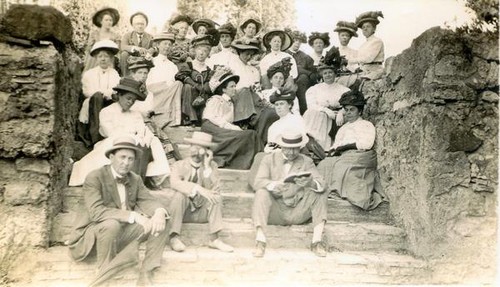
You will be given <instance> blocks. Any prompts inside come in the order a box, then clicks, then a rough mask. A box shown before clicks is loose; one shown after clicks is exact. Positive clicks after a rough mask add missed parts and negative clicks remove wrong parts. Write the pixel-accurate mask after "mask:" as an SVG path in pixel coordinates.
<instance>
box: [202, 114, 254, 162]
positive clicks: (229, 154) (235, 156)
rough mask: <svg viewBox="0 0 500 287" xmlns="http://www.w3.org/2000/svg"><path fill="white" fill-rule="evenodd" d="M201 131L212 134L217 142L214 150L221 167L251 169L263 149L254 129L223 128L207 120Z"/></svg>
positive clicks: (216, 160) (215, 158)
mask: <svg viewBox="0 0 500 287" xmlns="http://www.w3.org/2000/svg"><path fill="white" fill-rule="evenodd" d="M201 131H203V132H206V133H209V134H211V135H212V136H213V140H214V142H215V143H217V146H216V147H215V148H214V149H213V152H214V160H215V162H216V163H217V165H218V166H219V167H226V168H233V169H249V168H250V166H251V165H252V161H253V157H254V156H255V154H257V153H258V152H259V151H262V150H263V145H262V143H261V141H260V140H259V139H258V138H257V133H256V132H255V131H253V130H241V131H234V130H228V129H223V128H220V127H218V126H216V125H214V124H213V123H211V122H210V121H207V120H205V121H203V124H202V125H201Z"/></svg>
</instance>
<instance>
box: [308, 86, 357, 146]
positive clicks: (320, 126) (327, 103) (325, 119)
mask: <svg viewBox="0 0 500 287" xmlns="http://www.w3.org/2000/svg"><path fill="white" fill-rule="evenodd" d="M348 91H350V90H349V88H346V87H345V86H343V85H340V84H337V83H333V84H326V83H319V84H317V85H314V86H312V87H310V88H309V89H308V90H307V92H306V99H307V110H306V112H305V113H304V121H305V122H306V130H307V133H308V134H309V135H311V136H312V137H314V139H315V140H316V141H317V142H318V144H319V145H321V147H322V148H323V149H324V150H328V149H329V148H330V146H331V145H332V139H331V138H330V136H329V135H328V133H329V132H330V129H331V128H332V124H333V121H334V120H335V117H333V118H331V117H329V116H328V115H327V113H326V112H324V110H325V109H328V108H334V109H340V103H339V100H340V97H341V96H342V95H343V94H344V93H345V92H348Z"/></svg>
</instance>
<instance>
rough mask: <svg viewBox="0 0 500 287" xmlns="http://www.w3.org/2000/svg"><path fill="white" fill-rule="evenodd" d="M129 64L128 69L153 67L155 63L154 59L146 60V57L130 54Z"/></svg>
mask: <svg viewBox="0 0 500 287" xmlns="http://www.w3.org/2000/svg"><path fill="white" fill-rule="evenodd" d="M127 64H128V69H129V70H130V71H133V70H137V69H141V68H148V69H151V68H153V67H154V66H155V65H154V64H153V61H150V60H146V58H144V57H134V56H130V57H129V58H128V59H127Z"/></svg>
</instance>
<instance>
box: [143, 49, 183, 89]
mask: <svg viewBox="0 0 500 287" xmlns="http://www.w3.org/2000/svg"><path fill="white" fill-rule="evenodd" d="M153 64H154V65H155V66H154V67H153V68H152V69H151V71H149V74H148V79H147V80H146V85H147V86H148V87H149V86H150V85H152V84H156V83H165V84H166V85H170V84H172V83H173V82H175V74H177V72H178V71H179V69H178V68H177V65H175V64H174V63H173V62H172V61H170V60H169V59H168V58H167V57H166V56H164V55H162V54H159V55H158V56H156V57H154V59H153Z"/></svg>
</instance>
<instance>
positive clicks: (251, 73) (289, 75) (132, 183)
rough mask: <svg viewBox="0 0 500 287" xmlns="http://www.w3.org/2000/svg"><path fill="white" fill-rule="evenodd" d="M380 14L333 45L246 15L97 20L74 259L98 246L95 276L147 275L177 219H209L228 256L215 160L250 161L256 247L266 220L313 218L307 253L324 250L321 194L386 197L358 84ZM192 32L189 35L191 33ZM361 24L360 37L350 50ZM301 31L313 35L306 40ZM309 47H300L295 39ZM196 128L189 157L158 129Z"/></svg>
mask: <svg viewBox="0 0 500 287" xmlns="http://www.w3.org/2000/svg"><path fill="white" fill-rule="evenodd" d="M379 17H382V13H381V12H366V13H363V14H361V15H359V16H358V17H357V19H356V21H355V22H347V21H339V22H338V23H337V26H336V28H335V30H334V31H335V32H338V36H339V40H340V43H341V46H340V47H339V48H337V47H332V48H330V49H329V50H328V51H326V47H328V46H329V45H330V39H329V36H328V33H319V32H314V33H312V34H311V35H310V36H309V39H307V37H306V35H305V34H304V33H302V32H300V31H292V30H288V29H285V30H279V29H274V30H269V31H268V32H267V33H265V34H264V36H263V37H262V39H260V38H259V37H257V36H256V35H257V34H258V33H259V32H260V31H261V30H262V29H263V24H262V23H261V22H260V21H259V20H258V19H256V18H247V19H245V20H244V21H242V23H241V24H240V26H239V28H240V30H241V31H240V33H242V36H241V37H238V38H236V35H237V32H238V30H237V29H236V28H235V27H234V26H233V25H232V24H230V23H226V24H224V25H220V26H219V27H217V26H218V24H216V23H215V22H214V21H212V20H210V19H198V20H195V21H192V20H191V18H190V17H188V16H185V15H176V16H175V17H173V18H172V19H171V20H170V21H169V29H168V30H166V31H163V32H161V33H159V34H157V35H154V36H153V35H149V34H148V33H147V32H145V28H146V26H147V24H148V17H147V16H146V15H145V14H144V13H141V12H138V13H135V14H133V15H132V16H131V17H130V24H131V25H132V27H133V31H131V32H129V33H126V34H125V35H124V36H123V37H121V38H120V37H119V36H118V35H116V34H115V33H114V32H112V27H113V26H114V25H116V24H117V22H118V21H119V18H120V16H119V14H118V11H117V10H116V9H114V8H103V9H101V10H99V11H97V12H96V13H95V15H94V16H93V18H92V19H93V23H94V25H95V26H97V27H98V28H99V29H98V30H97V31H96V32H92V33H91V35H90V37H89V45H88V46H89V49H88V55H87V57H86V60H85V67H84V73H83V76H82V88H83V95H84V99H83V102H82V106H81V110H80V113H79V117H78V119H79V121H78V128H77V134H78V137H79V139H81V140H82V141H83V142H84V143H85V144H86V145H87V146H89V147H92V148H93V149H92V151H91V152H89V153H88V154H87V155H85V156H84V157H83V158H82V159H80V160H79V161H77V162H75V163H74V165H73V170H72V174H71V177H70V180H69V185H70V186H78V185H83V192H84V197H85V206H86V208H85V210H82V212H81V216H78V222H77V223H76V224H75V230H74V232H73V233H72V234H71V238H70V240H69V241H68V243H69V246H70V251H71V254H72V256H73V258H74V259H75V260H84V259H86V258H87V257H88V256H89V254H91V253H92V252H93V251H94V250H95V251H96V252H97V263H98V266H99V274H98V275H97V277H96V278H95V280H94V281H93V282H92V285H98V284H100V283H101V282H103V281H105V280H106V279H108V278H110V277H111V276H112V275H113V274H115V273H116V272H117V271H118V270H121V269H123V268H125V267H127V266H130V265H131V264H136V263H137V262H138V257H137V254H138V253H137V252H138V243H139V242H142V241H147V250H146V257H145V259H144V261H143V264H142V268H141V276H140V280H143V281H145V282H150V281H151V280H152V275H153V271H154V270H155V269H156V268H157V267H159V266H160V261H161V253H162V252H161V251H162V250H163V248H164V247H165V245H166V244H167V243H169V244H170V246H171V248H172V249H173V250H175V251H178V252H182V251H183V250H185V249H186V246H185V245H184V243H183V242H182V241H181V239H180V234H181V227H182V223H183V222H200V223H201V222H208V223H209V233H210V242H209V244H208V245H209V247H212V248H216V249H219V250H222V251H225V252H232V251H233V247H231V246H230V245H229V244H227V243H225V242H223V241H222V240H221V239H220V238H219V236H218V234H219V232H220V231H221V230H222V229H223V223H222V202H221V200H222V199H221V195H220V178H219V176H218V170H219V168H222V167H224V168H233V169H250V170H251V171H250V177H249V184H250V185H251V186H252V188H253V189H254V190H255V201H254V206H253V211H252V219H253V222H254V226H255V231H256V250H255V253H254V256H256V257H262V256H264V253H265V248H266V236H265V231H266V226H267V225H268V224H279V225H290V224H303V223H305V222H308V221H309V220H311V219H312V222H313V226H314V231H313V238H312V244H311V249H312V251H313V252H314V253H315V254H316V255H318V256H321V257H323V256H326V253H327V248H326V247H325V244H324V242H323V240H322V234H323V229H324V226H325V224H326V219H327V199H328V197H329V195H330V193H331V192H332V193H336V194H337V195H338V196H340V197H341V198H344V199H347V200H349V201H350V202H351V203H352V204H353V205H356V206H358V207H360V208H362V209H365V210H370V209H373V208H376V207H377V206H378V205H379V204H380V203H381V202H383V201H384V200H386V197H385V194H384V193H383V191H382V190H381V188H380V184H379V181H378V176H377V170H376V168H377V158H376V153H375V151H373V145H374V143H375V137H376V134H375V127H374V125H373V124H372V123H370V122H369V121H367V120H364V119H362V114H363V110H364V106H365V104H366V100H365V98H364V96H363V95H362V93H361V92H360V88H359V86H360V85H361V83H362V82H363V81H366V80H373V79H377V78H378V77H380V76H381V74H382V72H383V66H382V64H383V61H384V47H383V43H382V41H381V40H380V39H379V38H377V37H375V36H374V32H375V28H376V26H377V25H378V24H379V20H378V18H379ZM190 26H191V27H192V29H193V31H194V32H195V33H196V36H195V37H194V38H193V39H187V38H186V34H187V31H188V28H189V27H190ZM358 28H361V30H362V32H363V34H364V36H365V37H366V39H367V41H366V43H364V44H363V45H362V46H361V47H360V48H359V49H358V50H354V49H352V48H350V47H348V44H349V41H350V39H351V38H352V37H357V36H358V35H357V29H358ZM307 40H308V41H307ZM306 42H308V43H309V45H311V47H313V50H314V52H313V54H312V55H307V54H305V53H304V52H302V51H301V50H300V46H301V44H302V43H306ZM179 125H194V126H200V129H201V131H199V132H194V133H193V135H192V137H191V138H186V139H185V141H186V143H188V144H190V157H189V158H186V159H181V158H178V157H177V158H175V157H173V156H172V154H171V153H172V147H171V145H169V142H168V140H167V141H165V140H164V139H163V138H161V137H160V135H159V133H158V131H160V130H163V129H164V128H165V127H167V126H179Z"/></svg>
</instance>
